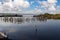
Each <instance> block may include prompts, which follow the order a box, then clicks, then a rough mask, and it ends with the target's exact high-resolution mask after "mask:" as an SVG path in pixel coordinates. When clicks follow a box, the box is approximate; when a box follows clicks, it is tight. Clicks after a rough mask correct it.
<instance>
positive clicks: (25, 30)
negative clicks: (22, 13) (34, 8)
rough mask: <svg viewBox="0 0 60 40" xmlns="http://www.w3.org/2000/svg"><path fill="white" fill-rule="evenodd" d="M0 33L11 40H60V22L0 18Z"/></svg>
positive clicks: (30, 18)
mask: <svg viewBox="0 0 60 40" xmlns="http://www.w3.org/2000/svg"><path fill="white" fill-rule="evenodd" d="M0 31H2V32H6V33H7V35H8V38H9V39H11V40H60V20H53V19H48V20H47V19H36V18H32V17H29V18H28V17H21V18H20V17H13V18H12V17H0Z"/></svg>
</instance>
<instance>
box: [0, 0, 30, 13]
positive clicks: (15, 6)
mask: <svg viewBox="0 0 60 40" xmlns="http://www.w3.org/2000/svg"><path fill="white" fill-rule="evenodd" d="M28 7H30V4H29V2H28V1H26V0H14V1H13V2H12V0H4V1H3V4H2V3H1V2H0V10H2V12H4V11H5V12H8V11H10V12H13V11H15V12H19V11H22V8H28ZM0 12H1V11H0Z"/></svg>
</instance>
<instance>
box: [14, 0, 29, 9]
mask: <svg viewBox="0 0 60 40" xmlns="http://www.w3.org/2000/svg"><path fill="white" fill-rule="evenodd" d="M13 4H14V5H15V6H21V7H25V8H27V7H29V6H30V4H29V2H27V1H25V0H14V2H13Z"/></svg>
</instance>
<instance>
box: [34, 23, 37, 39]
mask: <svg viewBox="0 0 60 40" xmlns="http://www.w3.org/2000/svg"><path fill="white" fill-rule="evenodd" d="M34 27H35V37H36V39H37V26H36V24H34Z"/></svg>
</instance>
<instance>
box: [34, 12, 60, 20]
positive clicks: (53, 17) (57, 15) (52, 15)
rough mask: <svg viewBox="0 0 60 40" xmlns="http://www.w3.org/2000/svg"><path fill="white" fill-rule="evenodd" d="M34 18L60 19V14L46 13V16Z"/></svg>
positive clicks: (40, 15) (41, 15)
mask: <svg viewBox="0 0 60 40" xmlns="http://www.w3.org/2000/svg"><path fill="white" fill-rule="evenodd" d="M34 17H41V18H47V19H60V14H49V13H45V14H39V15H36V16H34Z"/></svg>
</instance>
